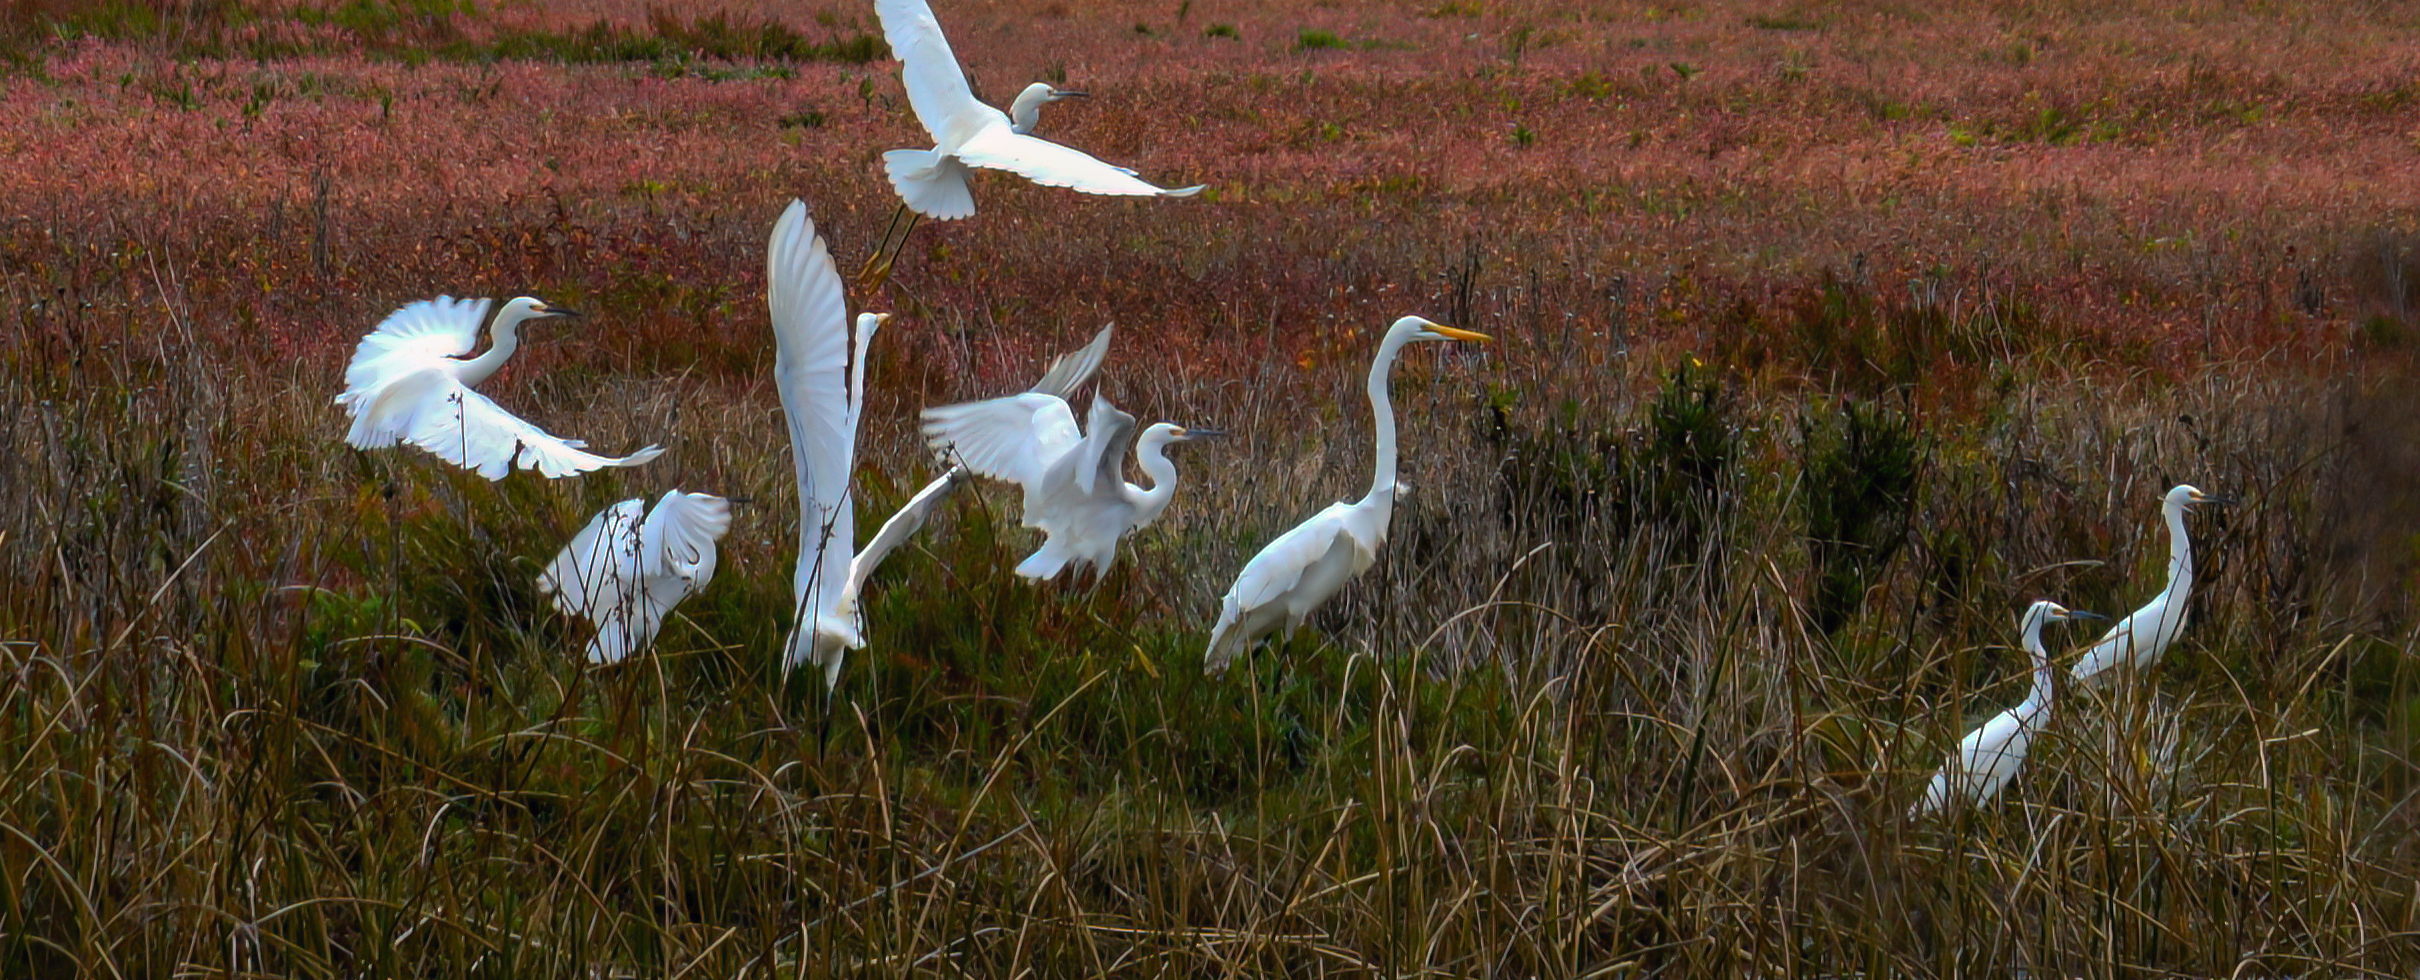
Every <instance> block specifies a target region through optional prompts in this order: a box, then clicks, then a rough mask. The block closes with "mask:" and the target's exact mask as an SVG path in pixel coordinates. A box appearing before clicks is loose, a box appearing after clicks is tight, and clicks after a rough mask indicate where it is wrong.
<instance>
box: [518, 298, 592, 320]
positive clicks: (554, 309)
mask: <svg viewBox="0 0 2420 980" xmlns="http://www.w3.org/2000/svg"><path fill="white" fill-rule="evenodd" d="M579 315H580V311H578V310H573V309H566V308H564V307H560V306H556V305H554V304H552V303H548V302H547V301H545V300H542V299H539V298H537V297H535V296H517V297H514V298H513V301H512V302H509V303H506V304H504V310H503V311H502V312H501V313H500V314H498V316H499V317H500V318H501V317H505V316H510V317H513V318H515V319H520V320H529V319H535V318H537V317H542V316H579Z"/></svg>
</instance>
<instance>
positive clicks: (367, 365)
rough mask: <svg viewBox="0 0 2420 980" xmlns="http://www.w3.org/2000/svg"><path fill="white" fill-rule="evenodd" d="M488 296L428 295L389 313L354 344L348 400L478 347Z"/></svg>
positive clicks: (348, 371)
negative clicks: (413, 371)
mask: <svg viewBox="0 0 2420 980" xmlns="http://www.w3.org/2000/svg"><path fill="white" fill-rule="evenodd" d="M494 305H495V301H494V300H488V299H455V298H453V297H451V296H439V297H437V298H436V299H424V300H421V301H419V302H416V303H412V304H409V305H406V306H404V307H403V308H402V309H399V310H396V311H395V312H393V313H389V314H387V318H386V319H384V320H381V321H379V323H378V326H377V327H375V328H373V329H372V330H371V331H370V332H369V334H368V335H367V336H364V337H362V338H361V344H360V345H359V346H357V347H355V348H353V360H352V363H351V364H349V365H347V366H346V367H345V393H344V394H343V395H339V396H337V398H336V400H337V401H338V402H346V401H350V400H352V399H353V398H357V397H359V396H360V394H361V393H362V392H364V391H367V390H369V389H371V388H375V387H377V386H378V385H379V383H381V382H383V381H386V380H388V379H391V378H393V377H395V376H397V375H399V374H401V373H404V372H407V371H412V370H416V369H418V368H421V367H425V366H427V365H428V364H430V363H432V362H435V361H438V360H441V359H444V358H448V357H459V356H461V355H463V354H468V353H470V352H471V349H472V348H474V347H477V346H478V345H479V329H480V328H481V327H483V326H486V325H487V314H488V309H489V308H490V307H492V306H494Z"/></svg>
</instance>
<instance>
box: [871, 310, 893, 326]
mask: <svg viewBox="0 0 2420 980" xmlns="http://www.w3.org/2000/svg"><path fill="white" fill-rule="evenodd" d="M874 322H875V324H877V325H887V324H889V323H890V322H891V315H890V314H888V313H876V314H874Z"/></svg>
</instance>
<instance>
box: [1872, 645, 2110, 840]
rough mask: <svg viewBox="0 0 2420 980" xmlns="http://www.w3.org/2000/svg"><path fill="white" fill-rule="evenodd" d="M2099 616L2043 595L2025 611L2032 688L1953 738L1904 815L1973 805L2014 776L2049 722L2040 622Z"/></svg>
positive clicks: (2047, 678) (2047, 677)
mask: <svg viewBox="0 0 2420 980" xmlns="http://www.w3.org/2000/svg"><path fill="white" fill-rule="evenodd" d="M2100 618H2102V617H2100V616H2098V615H2095V614H2093V613H2088V612H2084V611H2081V610H2073V609H2068V608H2066V607H2064V606H2061V605H2059V604H2058V603H2055V602H2050V601H2047V600H2045V601H2041V602H2036V603H2034V604H2033V605H2032V606H2031V607H2029V608H2027V609H2026V610H2025V617H2024V619H2023V620H2021V621H2020V626H2021V627H2022V628H2023V630H2024V633H2025V653H2026V655H2027V656H2029V657H2031V658H2033V691H2032V692H2031V693H2029V694H2027V695H2026V696H2025V701H2024V702H2023V703H2021V704H2019V705H2017V706H2016V707H2014V708H2010V709H2008V710H2006V711H2003V712H2000V713H1999V714H1996V715H1993V716H1992V717H1991V720H1990V721H1987V722H1984V723H1983V724H1982V725H1981V726H1979V727H1977V728H1976V729H1975V730H1974V731H1971V732H1968V733H1966V737H1965V738H1963V739H1960V740H1958V753H1957V754H1956V755H1953V756H1951V757H1950V759H1949V761H1948V762H1947V763H1945V764H1943V765H1942V767H1941V771H1940V772H1938V773H1934V774H1933V781H1932V783H1931V785H1928V786H1926V787H1925V788H1924V798H1923V799H1921V800H1918V801H1916V805H1915V807H1914V808H1912V809H1910V810H1909V811H1908V817H1909V818H1910V819H1914V818H1916V817H1922V816H1925V815H1927V814H1932V813H1939V812H1941V811H1942V810H1944V809H1946V808H1948V807H1949V806H1950V805H1951V804H1953V803H1957V804H1964V805H1967V806H1973V805H1975V804H1978V803H1982V802H1984V801H1986V800H1989V799H1991V798H1993V797H1996V796H1998V795H2000V790H2002V789H2004V788H2006V787H2007V786H2008V781H2009V780H2010V779H2012V778H2015V776H2016V774H2017V768H2018V767H2019V766H2023V765H2024V764H2025V752H2026V750H2027V749H2029V748H2031V747H2032V745H2033V737H2034V733H2036V732H2039V731H2041V730H2042V728H2043V727H2044V726H2046V725H2048V724H2050V699H2051V694H2052V691H2051V682H2052V680H2053V677H2052V675H2051V670H2050V654H2049V653H2047V652H2044V651H2043V649H2042V627H2043V625H2044V624H2047V623H2064V622H2068V621H2070V620H2076V619H2100Z"/></svg>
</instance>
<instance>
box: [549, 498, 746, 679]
mask: <svg viewBox="0 0 2420 980" xmlns="http://www.w3.org/2000/svg"><path fill="white" fill-rule="evenodd" d="M646 506H647V500H646V498H643V497H632V498H630V499H629V500H625V501H622V502H621V503H618V504H615V505H613V506H611V507H607V508H605V509H604V510H603V511H601V512H599V513H598V514H597V516H596V517H595V518H593V519H591V520H590V521H589V522H588V526H587V527H584V528H581V529H580V533H579V534H577V535H574V536H573V537H572V539H571V543H570V544H568V545H565V546H564V547H563V551H562V552H561V553H560V554H557V555H555V560H554V561H552V562H549V563H547V566H546V571H544V572H542V573H540V574H539V575H538V591H540V592H543V593H547V594H550V595H552V596H554V597H555V608H557V609H560V610H562V611H564V612H566V613H571V614H573V615H576V616H580V617H582V618H584V619H587V620H588V621H589V622H591V623H594V624H596V628H597V632H596V636H594V637H592V638H590V639H589V641H588V662H589V663H592V664H612V663H620V662H622V659H623V658H625V657H628V656H630V655H631V654H633V653H637V652H639V651H640V650H644V649H646V648H647V644H648V643H649V642H651V641H653V640H654V639H655V634H656V630H658V629H660V628H662V627H663V625H664V617H665V616H667V615H670V614H671V612H672V607H673V606H676V605H679V604H680V601H681V600H682V599H686V598H688V597H689V596H691V595H693V594H695V593H697V592H698V591H699V590H701V589H704V588H705V587H706V583H708V582H710V581H713V579H714V543H715V542H716V541H719V540H722V537H723V534H724V533H725V532H727V531H729V530H731V502H730V501H727V500H724V499H723V498H721V497H717V496H713V495H711V494H703V493H682V492H680V491H678V490H674V491H671V492H668V493H666V494H664V497H663V499H661V500H658V501H656V504H655V509H654V510H652V511H648V512H647V515H646V518H645V519H644V520H642V519H640V516H639V514H640V511H642V510H644V509H645V508H646Z"/></svg>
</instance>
